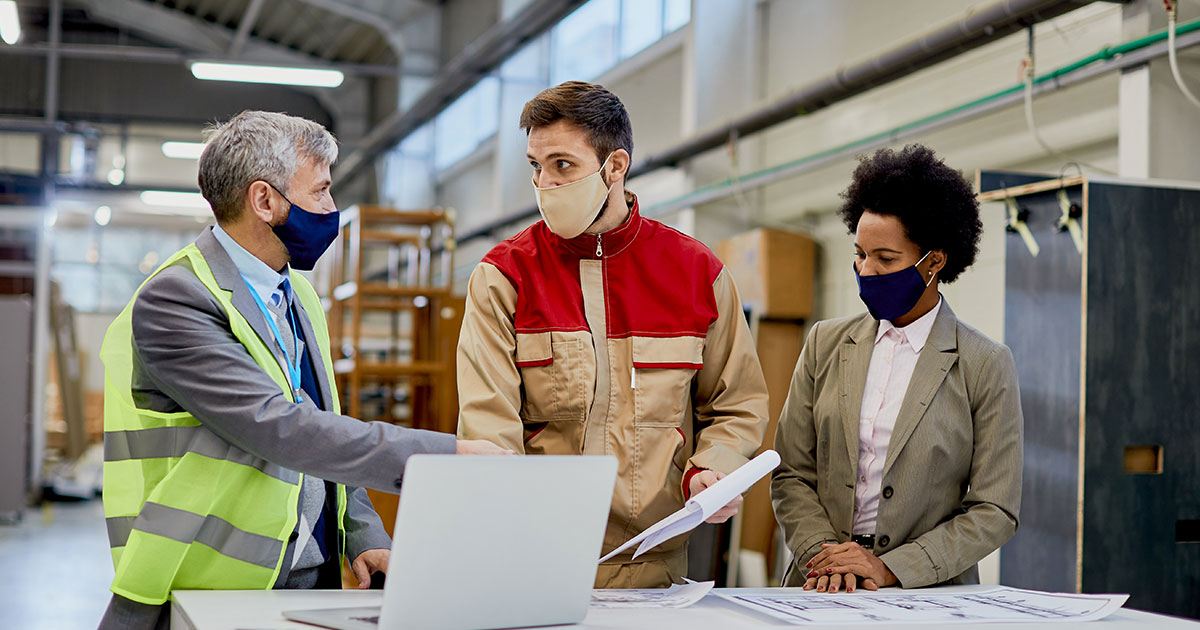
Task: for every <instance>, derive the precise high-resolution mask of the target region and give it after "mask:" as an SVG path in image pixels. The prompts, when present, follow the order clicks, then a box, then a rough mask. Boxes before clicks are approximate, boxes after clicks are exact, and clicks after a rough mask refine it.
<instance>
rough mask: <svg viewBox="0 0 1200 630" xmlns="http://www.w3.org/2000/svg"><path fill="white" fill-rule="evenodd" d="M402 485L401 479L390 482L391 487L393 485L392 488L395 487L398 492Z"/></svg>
mask: <svg viewBox="0 0 1200 630" xmlns="http://www.w3.org/2000/svg"><path fill="white" fill-rule="evenodd" d="M403 484H404V480H403V479H397V480H395V481H393V482H392V485H393V486H395V487H396V489H397V490H399V489H400V486H401V485H403Z"/></svg>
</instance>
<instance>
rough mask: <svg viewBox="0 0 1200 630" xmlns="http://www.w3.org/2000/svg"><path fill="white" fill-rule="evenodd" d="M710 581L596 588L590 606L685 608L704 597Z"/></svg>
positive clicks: (710, 588)
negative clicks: (658, 585) (648, 586)
mask: <svg viewBox="0 0 1200 630" xmlns="http://www.w3.org/2000/svg"><path fill="white" fill-rule="evenodd" d="M712 587H713V583H712V582H692V581H690V580H689V581H688V583H687V584H673V585H671V588H644V589H621V588H613V589H596V590H594V591H592V603H591V605H590V606H591V607H592V608H686V607H688V606H691V605H692V604H695V603H696V602H698V601H700V600H702V599H704V596H705V595H708V592H709V591H711V590H712Z"/></svg>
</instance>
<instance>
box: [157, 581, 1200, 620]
mask: <svg viewBox="0 0 1200 630" xmlns="http://www.w3.org/2000/svg"><path fill="white" fill-rule="evenodd" d="M985 588H988V587H986V586H944V587H937V588H935V589H927V590H928V591H940V592H969V591H972V590H982V589H985ZM718 590H723V591H726V592H728V591H738V592H744V593H753V592H761V591H762V590H764V589H718ZM780 590H781V589H771V591H772V592H779V591H780ZM789 590H790V589H789ZM172 597H173V601H174V604H173V605H172V610H171V628H172V630H268V629H270V630H284V629H286V630H313V628H314V626H310V625H306V624H302V623H295V622H291V621H287V620H286V619H284V618H283V616H282V615H281V612H282V611H284V610H301V609H305V608H338V607H355V606H379V605H380V603H381V601H382V597H383V591H176V592H175V593H174V594H173V596H172ZM831 597H837V595H831ZM1034 625H1036V626H1039V627H1040V628H1047V629H1050V628H1052V629H1054V630H1067V629H1068V628H1078V627H1081V626H1086V627H1087V628H1088V630H1132V629H1134V628H1138V629H1148V628H1154V629H1155V630H1174V629H1178V630H1200V622H1196V621H1190V620H1185V619H1179V618H1175V617H1167V616H1165V615H1157V614H1153V613H1148V612H1142V611H1137V610H1130V609H1127V608H1126V609H1122V610H1120V611H1118V612H1117V613H1116V614H1114V615H1111V616H1109V617H1107V618H1105V619H1103V620H1101V621H1094V622H1090V623H1086V624H1080V623H1052V624H1049V623H1048V624H987V625H986V628H985V629H981V628H979V626H980V624H967V623H963V624H944V625H936V626H926V627H921V626H914V629H917V630H1030V627H1031V626H1034ZM558 627H560V628H569V629H570V630H599V629H611V630H617V629H623V628H654V629H655V630H741V629H742V628H803V627H804V626H789V625H788V624H786V623H783V622H780V621H775V620H773V619H771V618H770V617H766V616H763V615H760V614H757V613H754V612H752V611H749V610H745V609H743V608H742V607H740V606H738V605H736V604H732V603H730V602H727V601H725V600H723V599H721V598H718V597H715V596H713V595H712V594H709V595H708V596H707V597H705V598H704V599H703V600H701V601H700V602H699V603H697V604H695V605H693V606H691V607H688V608H683V609H652V610H645V609H623V610H622V609H610V610H591V611H589V612H588V616H587V619H585V620H584V621H583V623H581V624H578V625H575V626H558ZM837 628H838V629H839V630H881V628H882V627H881V626H879V625H874V626H867V625H863V626H837Z"/></svg>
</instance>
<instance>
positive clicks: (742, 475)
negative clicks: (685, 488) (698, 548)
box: [600, 450, 779, 562]
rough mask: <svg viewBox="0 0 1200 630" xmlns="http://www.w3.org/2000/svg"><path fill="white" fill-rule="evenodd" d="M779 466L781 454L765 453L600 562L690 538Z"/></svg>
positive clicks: (644, 551)
mask: <svg viewBox="0 0 1200 630" xmlns="http://www.w3.org/2000/svg"><path fill="white" fill-rule="evenodd" d="M777 466H779V453H776V452H775V451H773V450H766V451H763V452H762V453H761V454H759V456H758V457H755V458H754V459H752V460H750V461H748V462H746V463H745V464H743V465H742V466H741V467H740V468H738V469H737V470H735V471H733V472H731V473H729V475H727V476H726V477H725V478H723V479H721V480H720V481H718V482H717V483H714V484H713V485H711V486H709V487H708V488H705V490H704V491H703V492H699V493H697V494H696V496H694V497H692V498H691V499H688V501H687V503H685V504H683V507H682V508H680V509H679V511H678V512H675V513H674V514H672V515H670V516H668V517H666V518H664V519H663V520H661V521H659V522H657V523H655V524H653V525H651V526H650V527H648V528H646V530H645V531H643V532H642V533H640V534H638V535H637V536H634V537H633V538H630V539H629V540H628V541H626V542H625V543H624V544H622V545H621V546H620V547H617V548H616V549H613V550H612V551H611V552H609V553H608V555H606V556H604V557H603V558H600V562H605V561H607V560H609V559H611V558H614V557H616V556H617V554H620V553H621V552H622V551H625V550H626V549H628V548H630V547H632V546H634V545H636V544H638V543H641V545H640V546H638V548H637V551H635V552H634V554H633V557H634V558H636V557H638V556H640V555H642V554H643V553H646V552H647V551H650V550H651V549H653V548H654V547H657V546H658V545H660V544H662V543H664V542H666V541H668V540H670V539H672V538H674V537H676V536H679V535H680V534H686V533H688V532H690V531H692V530H693V529H696V527H698V526H699V525H700V524H701V523H703V522H704V521H705V520H706V519H708V517H710V516H712V515H713V514H716V513H717V511H718V510H720V509H721V508H723V507H725V505H726V504H728V503H729V502H730V501H732V500H733V499H734V497H736V496H738V495H740V494H742V493H744V492H746V491H747V490H749V489H750V486H752V485H754V483H755V482H756V481H758V480H759V479H762V478H763V477H765V476H766V475H767V474H769V473H770V472H771V471H772V470H775V468H776V467H777Z"/></svg>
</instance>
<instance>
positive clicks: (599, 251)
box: [596, 234, 604, 258]
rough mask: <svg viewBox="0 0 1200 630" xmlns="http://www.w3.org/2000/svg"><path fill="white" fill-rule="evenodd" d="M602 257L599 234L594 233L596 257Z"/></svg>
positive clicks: (602, 249)
mask: <svg viewBox="0 0 1200 630" xmlns="http://www.w3.org/2000/svg"><path fill="white" fill-rule="evenodd" d="M602 257H604V248H603V247H602V246H601V245H600V235H599V234H597V235H596V258H602Z"/></svg>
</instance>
